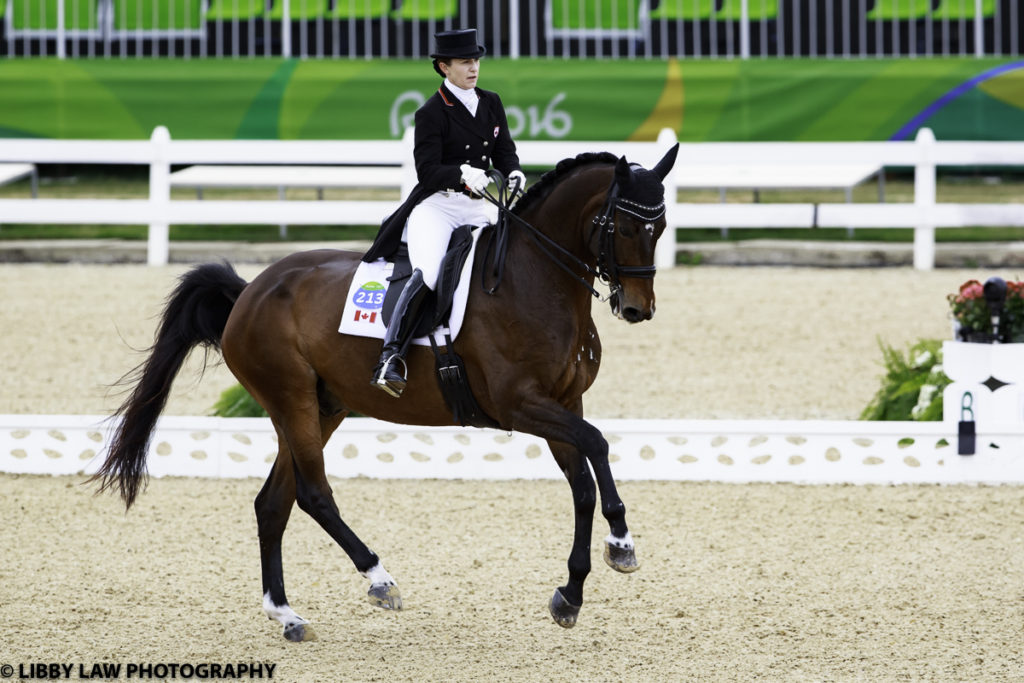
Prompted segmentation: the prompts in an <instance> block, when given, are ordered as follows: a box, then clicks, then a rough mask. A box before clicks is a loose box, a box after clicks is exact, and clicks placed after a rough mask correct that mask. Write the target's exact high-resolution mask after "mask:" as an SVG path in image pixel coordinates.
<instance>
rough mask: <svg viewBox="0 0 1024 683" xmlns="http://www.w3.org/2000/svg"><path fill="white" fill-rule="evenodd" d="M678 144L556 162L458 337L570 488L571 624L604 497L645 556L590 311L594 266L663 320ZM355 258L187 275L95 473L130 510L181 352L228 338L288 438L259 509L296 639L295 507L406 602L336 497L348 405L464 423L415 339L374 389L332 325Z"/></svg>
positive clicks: (560, 592)
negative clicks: (618, 472) (608, 436)
mask: <svg viewBox="0 0 1024 683" xmlns="http://www.w3.org/2000/svg"><path fill="white" fill-rule="evenodd" d="M677 152H678V145H676V146H674V147H673V148H672V149H670V150H669V151H668V152H667V153H666V154H665V156H664V157H663V158H662V159H661V161H659V162H658V164H657V165H656V166H655V167H654V168H653V169H651V170H647V169H644V168H642V167H641V166H638V165H631V164H629V163H628V162H627V161H626V159H625V157H622V158H616V157H614V156H613V155H611V154H608V153H587V154H581V155H579V156H577V157H576V158H574V159H566V160H563V161H562V162H560V163H559V164H557V166H556V167H555V169H554V170H552V171H549V172H548V173H546V174H545V175H544V176H543V177H542V178H541V179H540V180H539V181H538V182H537V183H535V184H534V185H533V186H532V187H531V188H530V189H529V190H528V191H527V192H526V193H525V194H524V195H523V196H522V197H521V198H520V199H519V201H518V203H517V204H516V205H515V207H514V209H513V210H512V219H513V220H512V222H511V223H510V224H509V225H510V227H508V228H507V233H508V239H507V242H506V243H505V245H504V248H503V249H501V251H504V254H505V261H504V263H505V266H506V267H505V268H504V271H503V275H502V279H501V283H500V287H498V288H497V289H496V290H493V291H489V292H488V291H484V290H483V289H482V288H480V287H475V286H474V287H473V288H472V291H471V294H470V296H469V300H468V304H467V311H466V315H465V320H464V323H463V327H462V329H461V331H460V333H459V334H458V336H457V338H456V340H455V342H454V347H455V351H456V353H458V354H460V355H461V356H462V358H463V360H464V363H465V368H466V372H467V375H468V379H469V384H470V386H471V388H472V391H473V394H474V396H475V398H476V401H477V403H478V405H479V407H480V409H481V410H482V411H483V413H484V414H485V415H486V416H487V417H488V418H489V419H490V420H491V421H492V422H493V424H494V425H495V426H497V427H499V428H500V429H502V430H504V431H519V432H524V433H527V434H533V435H536V436H538V437H540V438H542V439H544V440H546V442H547V444H548V446H549V447H550V449H551V453H552V455H553V456H554V459H555V461H556V463H557V464H558V466H559V468H561V470H562V472H563V473H564V475H565V478H566V479H567V480H568V482H569V486H570V488H571V490H572V499H573V505H574V509H575V534H574V536H573V543H572V550H571V552H570V554H569V559H568V570H569V577H568V581H567V582H566V584H565V585H564V586H560V587H558V588H557V589H556V590H555V592H554V595H553V596H552V598H551V600H550V602H549V605H548V608H549V611H550V613H551V615H552V617H553V618H554V619H555V621H556V622H557V623H558V624H559V625H561V626H563V627H566V628H569V627H572V626H574V625H575V624H576V620H577V616H578V614H579V611H580V606H581V605H582V604H583V583H584V580H585V579H586V577H587V575H588V574H589V572H590V569H591V565H590V537H591V530H592V525H593V516H594V511H595V508H596V504H597V493H598V492H600V496H601V512H602V514H603V515H604V517H605V518H606V520H607V522H608V525H609V531H610V533H609V535H608V536H607V538H606V541H605V550H604V559H605V561H606V562H607V563H608V564H609V565H610V566H611V567H612V568H613V569H615V570H618V571H620V572H632V571H634V570H636V569H637V568H638V567H639V565H638V563H637V559H636V553H635V548H634V543H633V539H632V537H631V536H630V533H629V529H628V527H627V525H626V508H625V505H624V504H623V502H622V500H621V498H620V497H619V494H618V492H617V490H616V486H615V481H614V479H613V478H612V473H611V469H610V467H609V464H608V443H607V441H605V439H604V437H603V436H602V435H601V432H600V431H599V430H598V429H597V428H595V427H594V426H593V425H591V424H590V423H588V422H587V421H586V420H584V419H583V399H582V397H583V393H584V392H585V391H586V390H587V388H588V387H590V385H591V384H592V383H593V381H594V379H595V377H596V376H597V371H598V368H599V366H600V363H601V344H600V339H599V338H598V334H597V328H596V327H595V325H594V321H593V319H592V317H591V301H592V298H593V297H592V295H594V294H596V290H594V288H593V285H594V282H595V278H596V279H600V280H602V281H605V282H606V283H607V284H608V285H609V287H610V290H611V294H610V295H609V297H608V300H609V302H610V304H611V307H612V312H613V314H614V315H616V316H617V317H618V318H620V319H623V320H626V321H628V322H630V323H637V322H641V321H643V320H648V319H650V318H651V316H653V315H654V309H655V296H654V284H653V282H654V273H655V267H654V265H653V264H654V252H655V245H656V244H657V241H658V238H659V237H660V236H661V234H662V232H663V231H664V230H665V225H666V223H665V196H664V187H663V185H662V181H663V180H664V178H665V176H666V175H667V174H668V172H669V171H670V170H671V168H672V166H673V165H674V163H675V158H676V154H677ZM494 232H495V231H494V230H487V231H485V232H484V234H483V235H482V236H481V243H480V245H479V248H478V249H477V252H476V259H475V261H474V263H473V268H472V277H473V278H474V281H477V280H478V279H483V278H484V277H485V265H484V262H485V260H486V259H485V258H484V256H483V255H484V254H486V253H487V252H488V251H489V250H488V249H487V248H486V247H487V244H488V243H489V241H490V240H491V239H493V233H494ZM360 257H361V255H360V254H358V253H353V252H346V251H335V250H327V249H324V250H315V251H306V252H299V253H296V254H293V255H291V256H288V257H285V258H283V259H281V260H280V261H278V262H276V263H274V264H273V265H271V266H269V267H268V268H267V269H266V270H264V271H263V272H262V273H261V274H260V275H259V276H258V277H256V278H255V279H254V280H253V281H252V282H251V283H246V282H245V280H243V279H242V278H241V277H239V276H238V275H237V274H236V273H235V271H234V269H233V268H232V267H231V266H230V265H229V264H227V263H219V264H204V265H200V266H197V267H195V268H193V269H192V270H190V271H189V272H187V273H186V274H185V275H183V276H182V277H181V279H180V281H179V283H178V285H177V287H176V289H175V290H174V291H173V292H172V294H171V295H170V296H169V298H168V301H167V305H166V308H165V310H164V312H163V315H162V317H161V320H160V324H159V327H158V330H157V333H156V339H155V342H154V344H153V346H152V347H151V348H150V349H149V355H148V357H147V358H146V360H144V361H143V363H142V364H140V365H139V366H138V367H137V368H136V369H135V371H134V372H133V373H130V374H129V376H128V378H127V380H128V382H129V383H130V384H131V383H133V384H134V388H133V389H132V391H131V393H130V395H129V396H128V398H127V399H126V400H125V402H124V404H123V405H122V406H121V407H120V408H119V409H118V411H117V412H116V413H115V415H114V417H118V416H119V417H120V418H121V419H120V421H119V422H118V423H117V426H116V428H115V429H114V434H113V437H112V439H111V444H110V447H109V450H108V451H107V454H106V457H105V459H104V461H103V463H102V465H101V466H100V468H99V470H98V471H97V473H96V474H95V476H94V477H93V479H94V480H98V481H99V482H100V487H99V490H101V491H102V490H105V489H108V488H116V489H119V490H120V493H121V496H122V498H123V500H124V502H125V505H126V508H130V507H131V505H132V503H133V502H134V501H135V499H136V496H137V495H138V493H139V492H140V489H141V488H142V487H143V486H144V484H145V480H146V457H147V454H148V451H149V444H150V439H151V438H152V433H153V430H154V428H155V426H156V422H157V418H158V417H159V415H160V413H161V412H162V410H163V408H164V406H165V405H166V401H167V397H168V394H169V393H170V387H171V384H172V382H173V380H174V377H175V376H176V375H177V373H178V371H179V370H180V368H181V365H182V363H183V361H184V360H185V358H186V356H187V355H188V354H189V352H190V351H191V350H192V349H193V348H195V347H196V346H200V345H204V346H206V347H207V349H210V348H213V349H220V351H221V353H222V355H223V358H224V361H225V362H226V363H227V366H228V368H229V369H230V370H231V372H232V373H233V374H234V375H235V377H236V378H237V379H238V381H239V382H240V383H241V384H242V385H243V386H244V387H245V388H246V389H247V390H248V391H249V393H250V394H252V396H253V397H254V398H255V399H256V400H257V401H258V402H259V403H260V405H262V406H263V408H264V409H265V410H266V411H267V413H268V415H269V416H270V420H271V421H272V422H273V425H274V429H275V430H276V432H277V437H278V449H279V450H278V453H277V458H276V460H275V462H274V464H273V467H272V468H271V471H270V475H269V476H268V477H267V480H266V483H265V484H264V485H263V487H262V489H261V490H260V492H259V494H258V495H257V496H256V500H255V508H256V519H257V527H258V535H259V544H260V562H261V568H262V575H263V607H264V610H265V611H266V614H267V616H268V617H269V618H271V619H273V620H277V621H278V622H280V623H281V624H282V626H283V628H284V637H285V638H287V639H288V640H292V641H302V640H309V639H312V638H313V637H314V633H313V630H312V628H311V626H310V625H309V623H308V622H307V621H306V620H305V619H303V618H302V617H300V616H299V615H298V614H296V613H295V611H293V610H292V608H291V607H290V606H289V604H288V599H287V598H286V597H285V590H284V577H283V575H282V558H281V538H282V535H283V534H284V530H285V526H286V525H287V523H288V517H289V515H290V513H291V510H292V506H293V504H294V503H298V506H299V508H300V509H301V510H303V511H304V512H306V513H307V514H309V515H310V516H311V517H312V518H313V519H314V520H316V522H317V523H319V524H320V526H322V527H323V529H324V530H325V531H326V532H327V533H328V534H329V535H330V536H331V538H333V539H334V540H335V541H336V542H337V543H338V545H340V546H341V548H342V549H343V550H344V551H345V552H346V553H347V554H348V556H349V557H350V558H351V560H352V562H353V563H354V564H355V568H356V570H357V571H358V572H359V573H360V574H362V575H363V576H364V577H365V578H367V579H369V581H370V588H369V591H368V596H369V600H370V602H371V603H372V604H374V605H376V606H378V607H382V608H385V609H401V607H402V598H401V595H400V593H399V590H398V587H397V585H396V584H395V581H394V579H393V578H392V577H391V575H390V574H389V573H388V572H387V570H386V569H385V568H384V565H383V564H382V563H381V561H380V559H379V558H378V557H377V555H376V554H375V553H374V552H373V551H372V550H370V549H369V548H368V547H367V546H366V545H365V544H364V543H363V542H362V541H361V540H360V539H359V537H358V536H356V534H355V533H354V532H353V531H352V530H351V529H350V528H349V527H348V526H347V525H346V524H345V522H344V521H343V520H342V518H341V515H340V513H339V511H338V507H337V505H336V504H335V502H334V498H333V496H332V492H331V487H330V484H329V483H328V480H327V476H326V474H325V472H324V456H323V449H324V445H325V444H326V443H327V440H328V439H329V438H330V436H331V434H332V433H333V432H334V431H335V430H336V429H337V428H338V425H340V424H341V421H342V420H343V419H344V418H345V417H346V416H347V415H348V414H349V413H350V412H353V411H355V412H358V413H361V414H363V415H367V416H371V417H377V418H380V419H383V420H388V421H391V422H397V423H404V424H415V425H452V424H454V420H453V415H452V412H451V411H450V410H449V409H448V408H447V407H446V404H445V401H444V398H443V395H442V393H441V390H440V389H439V386H438V383H437V381H436V377H435V376H434V373H433V360H434V359H433V357H432V353H431V350H430V349H429V348H427V347H414V348H413V349H411V350H410V353H409V362H408V373H409V377H408V381H409V388H408V390H407V391H406V392H405V393H403V394H402V396H401V397H400V398H397V399H396V398H392V397H390V396H388V395H386V394H385V393H383V392H381V391H377V390H375V389H373V388H371V387H370V377H371V373H372V370H373V366H374V363H375V362H376V360H377V356H378V354H379V352H380V341H379V340H376V339H370V338H363V337H356V336H349V335H343V334H340V333H339V332H338V331H337V330H338V326H339V322H340V318H341V313H342V305H341V302H342V301H343V300H344V298H345V296H346V293H347V292H348V291H349V284H350V282H351V279H352V277H353V275H354V273H355V270H356V267H357V265H358V264H359V261H360ZM488 294H490V295H488ZM591 470H592V471H593V474H592V473H591ZM595 478H596V480H597V486H596V488H595V484H594V480H595Z"/></svg>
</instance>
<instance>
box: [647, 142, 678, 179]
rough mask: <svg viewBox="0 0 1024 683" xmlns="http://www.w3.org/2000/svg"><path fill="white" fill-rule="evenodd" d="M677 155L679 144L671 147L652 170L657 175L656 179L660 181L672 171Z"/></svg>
mask: <svg viewBox="0 0 1024 683" xmlns="http://www.w3.org/2000/svg"><path fill="white" fill-rule="evenodd" d="M677 154H679V143H678V142H677V143H676V144H674V145H672V149H670V150H669V151H667V152H665V156H663V157H662V158H661V161H659V162H658V164H657V166H655V167H654V168H653V169H652V170H653V171H654V172H655V173H657V174H658V177H659V178H660V179H662V180H664V179H665V176H667V175H668V172H669V171H671V170H672V167H673V166H675V164H676V155H677Z"/></svg>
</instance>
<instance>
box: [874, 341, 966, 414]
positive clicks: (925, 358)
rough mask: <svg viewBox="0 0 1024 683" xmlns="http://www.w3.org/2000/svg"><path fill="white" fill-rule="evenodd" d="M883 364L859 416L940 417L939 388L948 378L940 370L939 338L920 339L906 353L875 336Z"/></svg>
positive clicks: (944, 384)
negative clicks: (878, 383) (878, 380)
mask: <svg viewBox="0 0 1024 683" xmlns="http://www.w3.org/2000/svg"><path fill="white" fill-rule="evenodd" d="M878 345H879V347H881V349H882V356H883V359H884V365H885V377H884V378H883V380H882V386H881V388H880V389H879V390H878V393H877V394H875V397H874V398H873V399H872V400H871V402H870V403H869V404H868V406H867V407H866V408H865V409H864V411H863V412H862V413H861V415H860V419H862V420H917V421H922V422H923V421H934V420H941V419H942V390H943V389H945V388H946V386H947V385H948V384H949V383H950V379H949V378H948V377H946V375H945V373H943V372H942V342H941V341H939V340H937V339H922V340H919V341H918V342H917V343H916V344H913V345H912V346H911V347H910V348H909V349H908V350H907V352H906V354H903V353H901V352H900V351H898V350H896V349H894V348H893V347H891V346H888V345H886V344H884V343H882V342H881V340H879V343H878Z"/></svg>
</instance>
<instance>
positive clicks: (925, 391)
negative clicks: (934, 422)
mask: <svg viewBox="0 0 1024 683" xmlns="http://www.w3.org/2000/svg"><path fill="white" fill-rule="evenodd" d="M938 389H939V387H937V386H936V385H934V384H925V385H923V386H922V387H921V392H920V393H919V394H918V395H917V405H915V406H914V407H913V408H911V410H910V417H912V418H913V419H915V420H920V419H921V416H922V415H924V411H926V410H928V406H930V405H931V404H932V399H933V398H935V392H936V391H938Z"/></svg>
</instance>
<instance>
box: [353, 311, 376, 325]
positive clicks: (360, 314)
mask: <svg viewBox="0 0 1024 683" xmlns="http://www.w3.org/2000/svg"><path fill="white" fill-rule="evenodd" d="M376 320H377V311H371V312H370V313H367V312H366V311H360V310H359V309H358V308H357V309H356V317H355V321H354V322H357V323H359V322H364V321H365V322H369V323H374V322H376Z"/></svg>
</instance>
